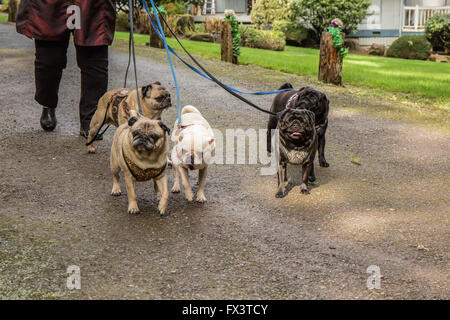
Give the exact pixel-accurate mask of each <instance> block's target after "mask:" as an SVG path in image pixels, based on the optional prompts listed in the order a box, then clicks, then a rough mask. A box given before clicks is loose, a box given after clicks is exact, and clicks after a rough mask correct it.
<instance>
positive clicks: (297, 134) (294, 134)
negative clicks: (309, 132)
mask: <svg viewBox="0 0 450 320" xmlns="http://www.w3.org/2000/svg"><path fill="white" fill-rule="evenodd" d="M301 135H302V134H301V133H300V132H297V131H295V132H292V134H291V136H301Z"/></svg>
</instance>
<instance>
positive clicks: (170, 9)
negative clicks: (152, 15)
mask: <svg viewBox="0 0 450 320" xmlns="http://www.w3.org/2000/svg"><path fill="white" fill-rule="evenodd" d="M164 9H166V11H167V14H168V15H173V14H184V13H186V3H185V2H183V1H180V0H177V1H174V2H168V3H164Z"/></svg>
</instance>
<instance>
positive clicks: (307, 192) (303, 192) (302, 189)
mask: <svg viewBox="0 0 450 320" xmlns="http://www.w3.org/2000/svg"><path fill="white" fill-rule="evenodd" d="M300 193H301V194H309V190H308V187H301V189H300Z"/></svg>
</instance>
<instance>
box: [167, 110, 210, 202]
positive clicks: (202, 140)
mask: <svg viewBox="0 0 450 320" xmlns="http://www.w3.org/2000/svg"><path fill="white" fill-rule="evenodd" d="M171 140H172V141H173V143H174V146H173V149H172V157H171V158H172V165H173V169H174V177H175V179H174V184H173V187H172V192H173V193H177V192H180V176H181V183H182V184H183V189H184V195H185V197H186V199H187V200H188V201H189V202H192V201H193V200H194V193H193V192H192V188H191V186H190V184H189V174H188V170H199V173H198V191H197V198H196V201H197V202H200V203H204V202H206V197H205V184H206V174H207V169H208V164H209V160H210V159H211V155H212V153H213V152H214V149H215V146H216V143H215V140H214V133H213V131H212V129H211V126H210V125H209V123H208V121H206V119H205V118H203V116H202V114H201V113H200V111H198V110H197V108H195V107H193V106H185V107H184V108H183V110H182V111H181V125H180V126H179V125H178V120H176V121H175V124H174V129H173V131H172V137H171Z"/></svg>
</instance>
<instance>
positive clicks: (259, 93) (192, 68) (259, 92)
mask: <svg viewBox="0 0 450 320" xmlns="http://www.w3.org/2000/svg"><path fill="white" fill-rule="evenodd" d="M144 8H145V5H144ZM157 9H158V8H157ZM147 13H148V12H147ZM158 13H159V14H161V12H159V9H158ZM161 20H162V21H163V22H164V24H165V25H166V27H167V28H168V29H169V31H170V33H171V34H172V36H173V37H174V38H175V39H176V40H177V42H178V44H179V45H180V47H181V48H182V49H183V51H184V52H185V53H186V54H187V55H188V56H189V57H190V58H191V59H192V61H194V62H195V64H197V65H198V66H199V67H200V68H202V70H205V69H204V68H203V66H201V65H200V63H199V62H198V61H197V60H196V59H195V58H194V57H193V56H192V55H191V54H190V53H189V51H187V49H186V48H185V47H184V46H183V44H182V43H181V42H180V40H179V38H178V37H177V35H176V34H175V33H174V32H173V30H172V29H171V28H170V25H169V24H168V23H167V21H166V20H165V18H164V16H163V15H161ZM150 23H151V24H152V25H153V26H154V21H153V19H151V17H150ZM157 35H158V37H160V38H161V35H160V34H159V32H157ZM169 51H170V52H171V53H172V54H173V55H175V56H176V57H177V58H178V59H179V60H180V61H181V62H183V64H185V65H186V66H187V67H188V68H189V69H191V70H192V71H194V72H195V73H197V74H199V75H200V76H202V77H203V78H205V79H207V80H210V81H214V80H213V79H212V78H211V77H209V76H207V75H205V74H204V73H203V72H201V71H200V70H198V69H197V68H195V67H193V66H192V65H191V64H189V63H188V62H186V60H184V59H183V58H181V57H180V56H179V55H178V54H177V52H176V51H175V50H174V49H173V48H172V47H170V46H169ZM223 84H224V83H223ZM224 85H225V86H226V87H227V88H228V89H230V90H232V91H234V92H237V93H241V94H249V95H268V94H277V93H281V92H285V91H292V90H295V89H292V88H287V89H280V90H272V91H257V92H249V91H242V90H239V89H236V88H233V87H231V86H229V85H227V84H224Z"/></svg>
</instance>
